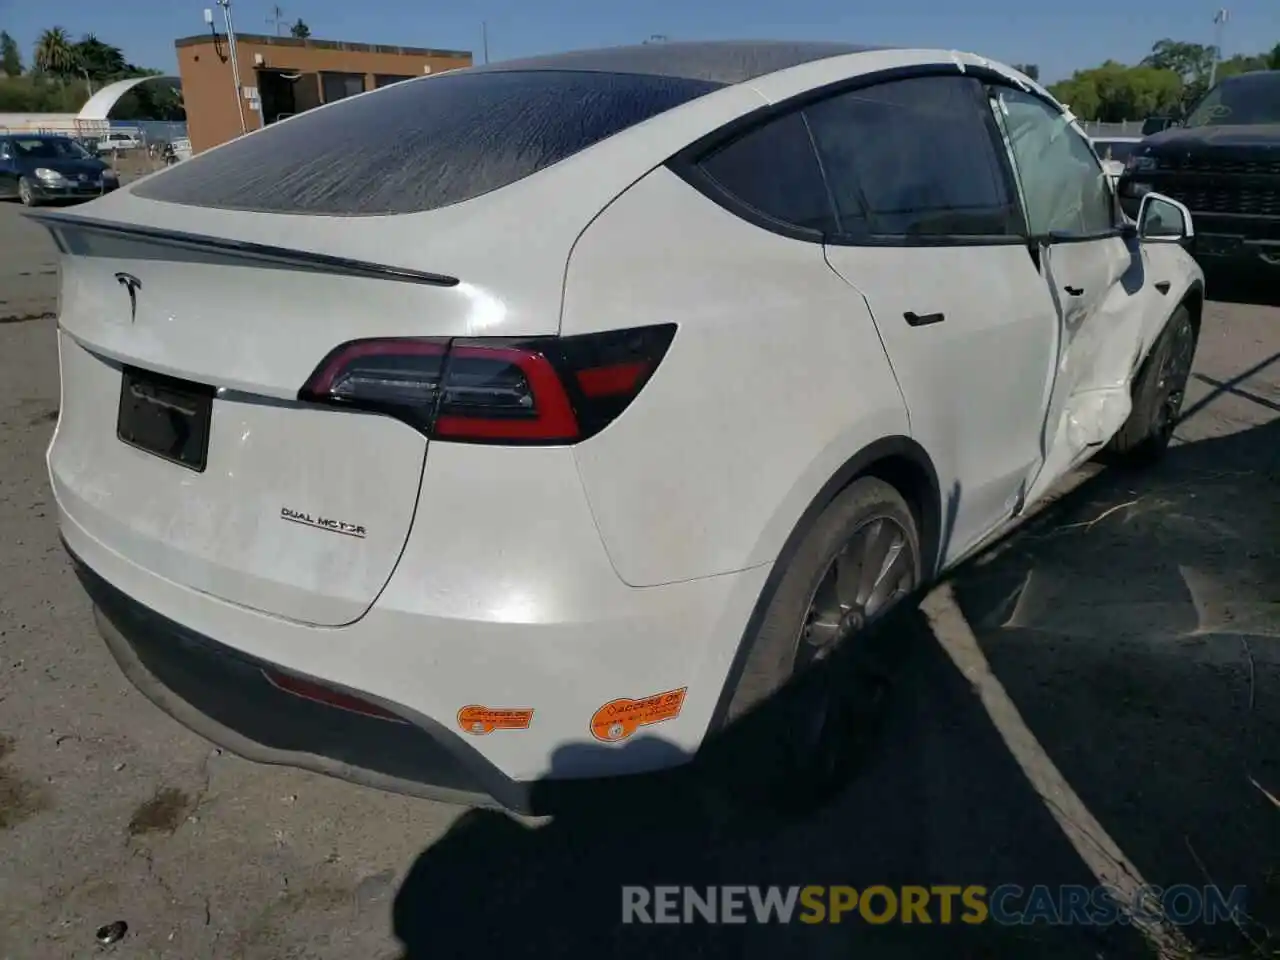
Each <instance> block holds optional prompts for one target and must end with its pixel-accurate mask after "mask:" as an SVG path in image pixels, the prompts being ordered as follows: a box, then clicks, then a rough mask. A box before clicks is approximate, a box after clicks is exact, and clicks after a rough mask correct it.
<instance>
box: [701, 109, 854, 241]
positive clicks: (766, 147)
mask: <svg viewBox="0 0 1280 960" xmlns="http://www.w3.org/2000/svg"><path fill="white" fill-rule="evenodd" d="M700 166H701V168H702V171H703V172H704V173H705V174H706V175H707V176H709V177H710V178H711V179H712V180H714V181H715V182H716V183H717V184H718V185H719V186H720V187H721V188H722V189H724V190H725V191H726V192H727V193H729V194H730V195H732V196H733V197H734V198H736V199H737V200H738V201H740V202H741V203H743V204H745V205H746V206H747V207H748V208H749V209H751V210H752V211H754V212H755V213H757V214H759V215H761V216H763V217H765V218H766V219H767V220H772V221H774V222H776V223H781V224H784V225H786V226H792V227H798V228H800V229H802V230H812V231H814V232H815V234H816V235H822V234H829V233H833V232H835V229H836V226H835V218H834V216H833V213H832V207H831V197H830V194H829V193H828V192H827V187H826V184H825V183H824V182H823V179H822V168H821V167H819V165H818V157H817V154H816V153H814V150H813V141H812V139H811V138H810V136H809V130H808V127H807V126H806V125H805V121H804V117H803V115H802V114H800V113H798V112H797V113H790V114H787V115H786V116H783V117H780V118H779V119H776V120H773V121H770V122H768V123H766V124H764V125H763V126H760V127H756V128H755V129H753V130H751V131H749V132H747V133H745V134H743V135H742V136H741V137H739V138H737V139H736V140H733V141H731V142H730V143H729V144H728V145H727V146H725V147H722V148H720V149H718V150H716V151H715V152H714V153H712V154H711V155H710V156H709V157H707V158H705V159H704V160H703V161H702V162H701V164H700Z"/></svg>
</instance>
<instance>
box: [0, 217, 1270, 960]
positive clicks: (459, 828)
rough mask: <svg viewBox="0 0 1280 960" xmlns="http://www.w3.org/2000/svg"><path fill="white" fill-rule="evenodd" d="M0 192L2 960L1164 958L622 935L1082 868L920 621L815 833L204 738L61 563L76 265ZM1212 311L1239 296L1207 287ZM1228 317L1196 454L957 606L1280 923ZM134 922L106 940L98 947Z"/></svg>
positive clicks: (1184, 841) (810, 932)
mask: <svg viewBox="0 0 1280 960" xmlns="http://www.w3.org/2000/svg"><path fill="white" fill-rule="evenodd" d="M16 214H17V211H16V208H13V207H9V206H0V250H2V251H3V254H4V255H3V256H2V257H0V958H5V960H9V958H12V960H19V958H38V960H58V958H73V957H74V958H80V957H93V956H97V955H99V954H102V955H104V956H106V955H111V956H115V957H120V958H125V957H133V958H142V957H146V958H181V960H192V958H204V957H218V958H222V957H227V958H255V960H257V958H261V960H281V958H286V957H306V958H309V960H325V958H361V960H390V958H393V957H399V956H401V955H402V954H404V953H405V952H406V951H407V954H408V956H409V957H412V958H415V960H416V958H436V957H451V956H466V957H473V956H476V955H482V954H483V955H494V954H495V953H498V952H500V953H501V954H502V955H503V956H508V957H517V956H518V957H533V958H551V957H579V956H586V955H604V956H612V957H619V958H623V957H636V958H640V957H653V956H659V955H666V956H672V957H686V956H697V957H704V958H709V957H726V958H728V957H733V958H743V957H761V958H776V957H780V956H785V957H794V958H799V957H815V958H817V957H841V958H848V957H850V956H858V957H869V958H881V957H885V958H889V957H893V958H896V957H919V956H925V955H929V951H931V950H932V951H934V952H938V953H941V952H943V951H945V953H946V955H948V956H951V957H965V956H973V957H984V958H993V957H998V956H1009V957H1041V956H1061V957H1084V958H1090V960H1093V958H1101V957H1107V958H1110V957H1121V956H1143V955H1149V954H1147V953H1145V950H1146V947H1145V945H1144V943H1143V941H1142V939H1141V938H1140V937H1138V936H1137V935H1136V934H1135V933H1134V932H1133V930H1131V929H1128V928H1122V927H1117V928H1111V929H1103V928H1093V929H1084V928H1065V927H1064V928H1052V927H1033V928H997V927H994V926H990V925H988V926H983V927H978V928H966V929H957V928H956V927H946V928H943V927H935V928H932V929H927V928H926V929H921V928H919V927H916V928H912V927H910V926H900V925H890V926H884V927H871V926H868V925H866V924H861V923H847V924H844V925H840V926H822V927H807V928H804V929H801V928H800V927H798V926H790V927H757V926H743V927H687V926H677V927H645V928H636V927H623V926H620V925H619V923H618V921H619V915H620V911H619V903H620V894H619V889H620V886H621V885H622V884H650V883H673V884H688V885H705V884H709V883H738V884H783V885H785V884H792V883H798V884H808V883H824V884H837V883H840V884H851V885H854V886H864V885H866V884H870V883H884V884H890V885H893V884H926V885H927V884H931V883H954V884H961V885H963V884H970V883H983V884H987V885H989V886H996V885H998V884H1001V883H1018V884H1022V885H1024V886H1030V885H1032V884H1036V883H1043V884H1060V883H1093V882H1094V880H1093V876H1092V875H1091V874H1090V872H1089V870H1088V869H1087V868H1086V866H1085V864H1084V862H1083V861H1082V860H1081V858H1080V857H1079V856H1077V854H1076V852H1075V851H1074V850H1073V849H1072V847H1071V846H1070V845H1069V844H1068V842H1067V840H1066V839H1065V838H1064V836H1063V832H1062V829H1061V828H1060V826H1059V825H1058V823H1056V822H1055V819H1054V816H1053V815H1052V813H1053V811H1052V809H1050V808H1051V806H1052V804H1050V805H1049V806H1048V807H1047V806H1046V803H1045V802H1044V801H1043V800H1042V798H1041V797H1040V796H1038V795H1037V794H1036V792H1035V791H1034V790H1033V789H1032V788H1031V787H1030V785H1029V783H1028V778H1027V776H1026V775H1024V773H1023V772H1022V771H1021V770H1020V769H1019V767H1018V765H1017V764H1015V763H1014V761H1013V759H1012V756H1011V753H1010V750H1009V748H1008V746H1007V745H1006V743H1005V741H1004V740H1003V739H1002V738H1001V734H1000V731H999V730H998V729H997V726H996V724H995V723H993V720H992V718H991V716H989V715H988V713H987V711H986V710H985V709H984V707H983V705H982V703H981V702H980V701H979V698H978V697H977V696H975V694H974V692H973V689H972V688H971V687H970V684H969V681H968V680H967V679H966V677H965V676H963V675H962V674H961V673H960V672H959V671H958V670H957V669H956V668H955V666H954V665H953V664H952V662H951V661H950V660H949V659H948V658H947V657H946V656H945V655H944V654H943V652H942V649H941V647H940V645H939V644H938V642H937V640H936V639H935V638H934V636H933V635H932V634H931V633H930V631H929V629H928V626H927V624H925V622H924V620H923V617H922V616H920V615H919V614H917V613H914V612H909V613H905V614H904V615H903V616H902V617H900V618H897V620H896V622H895V623H894V624H893V625H892V626H891V627H886V629H893V630H895V631H897V632H898V634H899V636H900V637H901V642H902V646H903V649H904V650H906V651H907V654H908V664H907V666H908V669H906V670H905V671H904V672H903V679H902V680H901V681H900V683H899V684H898V686H897V687H896V689H895V691H894V694H893V697H892V698H891V701H890V708H889V714H888V715H887V717H886V718H885V722H886V728H885V730H884V731H883V736H882V737H881V738H880V741H879V742H880V746H879V748H878V749H877V751H876V752H875V754H874V755H873V757H872V758H871V759H870V760H869V764H868V769H866V770H865V771H864V773H863V774H862V775H861V776H860V777H859V778H858V779H856V780H855V781H853V782H852V783H851V784H850V785H849V787H848V788H847V790H846V791H845V792H844V794H843V795H842V796H841V797H840V798H839V799H838V800H837V801H836V802H834V803H833V804H831V805H830V806H829V807H828V808H827V809H825V810H824V811H822V812H821V813H820V814H815V815H811V816H808V817H805V818H801V819H796V820H787V821H778V820H768V821H766V820H763V819H758V818H754V817H752V816H742V815H737V814H733V813H731V810H730V808H729V807H728V806H726V807H725V808H723V809H721V808H719V807H717V805H716V801H715V800H714V798H715V797H716V796H717V794H716V792H715V790H714V789H707V782H706V778H707V777H710V776H712V774H710V773H708V772H707V771H706V770H702V769H695V770H692V771H685V772H681V773H678V774H673V775H671V776H670V777H667V778H657V779H655V780H654V781H653V782H652V783H646V784H643V785H635V786H632V787H630V788H628V790H627V803H626V805H625V806H624V805H622V804H621V803H619V802H617V798H615V797H611V796H607V795H601V796H598V797H591V798H586V799H584V801H583V804H582V806H581V808H580V809H578V808H575V810H574V811H567V812H565V813H564V814H562V815H560V816H557V817H556V818H554V819H553V820H551V821H550V822H540V823H528V822H523V821H519V820H515V819H512V818H509V817H505V816H502V815H500V814H497V813H493V812H486V811H465V810H462V809H459V808H455V807H450V806H446V805H442V804H436V803H431V802H426V801H422V800H415V799H408V798H404V797H399V796H391V795H387V794H382V793H378V792H375V791H372V790H368V789H364V788H360V787H356V786H351V785H348V784H345V783H341V782H338V781H334V780H330V779H325V778H323V777H320V776H316V775H312V774H308V773H302V772H298V771H293V770H288V769H282V768H274V767H265V766H259V765H255V764H252V763H248V762H246V761H243V760H240V759H238V758H236V757H234V756H231V755H229V754H227V753H225V752H222V751H219V750H217V749H215V748H213V747H212V746H211V745H210V744H208V743H207V742H205V741H203V740H202V739H200V738H199V737H197V736H195V735H194V734H192V733H190V732H188V731H187V730H185V729H184V728H182V727H181V726H179V725H178V724H177V723H176V722H175V721H173V720H171V719H170V718H169V717H168V716H166V715H164V714H162V713H161V712H160V711H159V710H158V709H156V708H155V707H153V706H152V705H151V704H150V703H149V702H147V701H146V700H145V699H144V698H143V697H142V696H141V695H140V694H138V693H136V692H135V691H134V690H133V689H132V688H131V687H130V686H129V685H128V684H127V683H126V682H125V680H124V679H123V677H122V676H121V674H120V672H119V670H118V669H117V668H116V666H115V664H114V662H113V661H112V659H111V658H110V656H109V654H108V653H107V650H106V648H105V646H104V645H103V644H102V642H101V641H100V640H99V639H98V637H97V636H96V634H95V633H94V630H93V626H92V623H91V618H90V612H89V606H88V603H87V601H86V600H85V598H84V596H83V594H82V592H81V590H80V589H79V587H78V585H77V583H76V582H75V580H74V577H73V576H72V574H71V572H70V570H69V568H68V564H67V562H66V559H65V557H64V555H63V553H62V550H61V548H60V546H59V544H58V540H57V535H56V530H55V528H54V521H53V508H52V503H51V494H50V491H49V487H48V483H47V480H46V476H45V467H44V450H45V446H46V444H47V443H48V440H49V437H50V434H51V431H52V429H53V424H54V422H55V420H56V417H57V407H58V375H57V369H56V359H57V358H56V353H55V345H54V322H53V320H52V319H51V317H50V316H49V314H51V313H52V312H53V310H54V304H55V296H56V260H55V255H54V251H53V249H52V247H51V246H50V245H49V244H48V242H47V241H46V240H45V239H44V237H43V236H42V235H41V233H40V232H39V231H38V230H36V229H35V228H33V227H32V226H31V225H29V224H27V223H24V222H20V219H19V217H18V216H17V215H16ZM1218 292H1219V294H1221V293H1222V292H1223V291H1218ZM1258 298H1259V295H1257V294H1248V293H1244V294H1241V299H1244V300H1245V301H1246V302H1225V301H1217V302H1214V303H1212V304H1211V305H1210V306H1209V308H1208V311H1207V318H1206V324H1205V329H1204V333H1203V337H1202V341H1201V346H1200V350H1199V354H1198V359H1197V365H1196V372H1195V377H1194V384H1193V393H1192V395H1191V398H1190V403H1189V416H1188V418H1187V420H1186V421H1185V423H1184V424H1183V426H1182V428H1181V430H1180V432H1179V438H1180V440H1181V441H1182V442H1181V443H1180V445H1179V446H1178V447H1177V448H1176V449H1175V450H1174V451H1172V452H1171V454H1170V456H1169V458H1168V460H1167V462H1166V463H1164V464H1163V465H1161V466H1160V467H1159V468H1158V469H1156V470H1154V471H1152V472H1149V473H1145V474H1125V473H1121V472H1118V471H1115V470H1100V469H1099V468H1096V467H1090V468H1089V469H1088V470H1087V471H1085V472H1084V473H1083V474H1082V475H1081V476H1080V477H1078V478H1076V481H1077V482H1078V486H1075V488H1074V489H1073V490H1071V491H1070V492H1068V493H1066V494H1065V495H1064V496H1063V497H1062V498H1061V499H1060V500H1058V501H1057V502H1056V503H1055V504H1054V505H1053V506H1051V507H1050V508H1048V509H1047V510H1046V511H1045V512H1044V513H1042V514H1041V515H1040V516H1038V517H1037V518H1036V519H1034V520H1033V521H1032V522H1031V523H1029V524H1028V525H1027V527H1026V528H1024V529H1023V530H1021V531H1019V532H1018V533H1016V534H1015V535H1014V536H1013V537H1012V538H1010V540H1008V541H1007V542H1006V543H1005V544H1004V545H1003V546H1002V547H1001V548H1000V549H998V550H996V551H993V552H992V553H991V554H990V555H988V556H986V557H984V558H980V559H979V561H977V562H975V563H972V564H969V565H968V566H967V567H966V568H965V569H964V570H962V571H961V572H960V574H959V575H958V576H957V577H956V578H955V580H954V582H953V584H952V589H953V590H954V593H955V597H956V599H957V602H958V604H959V606H960V608H961V610H962V611H963V613H964V615H965V618H966V619H967V620H968V622H969V624H971V626H972V628H973V631H974V633H975V634H976V636H977V638H978V641H979V645H980V647H981V649H982V651H983V653H984V654H985V656H986V659H987V660H988V661H989V663H990V665H991V669H992V670H993V671H994V673H995V675H996V676H997V677H998V678H999V680H1000V681H1001V683H1002V684H1003V686H1004V689H1005V690H1007V692H1008V694H1009V697H1010V698H1011V699H1012V701H1013V702H1014V703H1015V704H1016V705H1017V708H1018V710H1019V711H1020V712H1021V714H1022V716H1023V718H1024V719H1025V721H1026V724H1027V726H1028V727H1029V728H1030V729H1031V730H1032V731H1033V732H1034V736H1035V738H1036V739H1037V740H1038V741H1039V743H1040V744H1041V745H1042V747H1043V749H1044V752H1045V753H1047V755H1048V756H1049V757H1050V758H1052V761H1053V763H1054V764H1056V766H1057V769H1058V770H1060V771H1061V773H1062V775H1063V776H1064V777H1065V778H1066V780H1067V781H1069V782H1070V784H1071V786H1072V787H1073V788H1074V791H1075V793H1076V794H1078V795H1079V798H1080V800H1082V801H1083V802H1084V804H1086V805H1087V807H1088V809H1089V811H1091V813H1092V815H1093V816H1094V817H1095V818H1096V819H1097V821H1098V822H1099V823H1100V824H1101V825H1102V826H1103V827H1104V828H1105V830H1106V831H1107V833H1108V834H1109V835H1110V837H1111V838H1113V839H1114V841H1115V843H1116V844H1118V845H1119V847H1120V848H1122V849H1123V851H1124V853H1125V854H1126V855H1127V856H1128V858H1129V859H1130V860H1131V861H1132V862H1133V864H1135V865H1136V867H1137V868H1138V869H1140V870H1141V872H1142V875H1143V876H1144V877H1145V878H1146V879H1147V880H1148V881H1149V882H1151V883H1156V884H1161V885H1164V886H1169V885H1173V884H1176V883H1187V884H1191V885H1193V886H1203V885H1205V884H1208V883H1216V884H1218V885H1219V886H1222V887H1230V886H1233V885H1236V884H1243V885H1245V886H1247V887H1248V888H1249V891H1250V900H1249V911H1250V914H1251V916H1252V917H1253V920H1254V921H1256V922H1251V923H1246V924H1243V925H1242V926H1241V927H1239V928H1237V927H1234V926H1231V925H1219V926H1215V927H1204V928H1193V929H1191V930H1188V931H1187V935H1188V937H1189V939H1190V940H1191V941H1192V942H1193V943H1195V944H1197V945H1198V946H1201V947H1202V948H1203V949H1204V950H1205V951H1206V954H1205V955H1222V954H1223V953H1230V954H1232V955H1237V956H1269V955H1271V954H1267V953H1265V952H1264V951H1265V950H1267V949H1271V950H1274V949H1276V942H1274V941H1271V942H1268V940H1267V937H1268V930H1267V929H1266V927H1267V925H1268V924H1270V925H1271V926H1272V927H1273V928H1274V930H1275V932H1276V934H1277V936H1280V808H1278V807H1277V805H1276V802H1275V801H1274V800H1270V799H1268V797H1267V795H1266V792H1265V791H1270V793H1271V794H1273V795H1275V794H1280V639H1278V638H1280V494H1278V493H1277V491H1278V490H1280V486H1278V484H1277V481H1278V480H1280V416H1278V414H1280V308H1277V307H1275V306H1264V305H1258V304H1257V303H1256V302H1247V301H1249V300H1254V301H1256V300H1257V299H1258ZM116 920H122V921H124V922H125V923H126V924H127V932H126V933H125V935H124V937H123V938H122V939H121V940H120V941H119V942H118V943H116V944H115V945H114V946H111V947H108V948H103V947H100V946H98V945H97V943H96V942H95V930H96V929H97V928H98V927H100V926H102V925H104V924H108V923H111V922H113V921H116Z"/></svg>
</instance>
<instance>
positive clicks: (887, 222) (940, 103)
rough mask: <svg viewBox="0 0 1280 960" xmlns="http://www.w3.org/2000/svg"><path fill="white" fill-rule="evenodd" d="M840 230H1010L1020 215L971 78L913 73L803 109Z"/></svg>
mask: <svg viewBox="0 0 1280 960" xmlns="http://www.w3.org/2000/svg"><path fill="white" fill-rule="evenodd" d="M806 113H807V114H808V118H809V126H810V129H811V130H812V131H813V138H814V141H815V143H816V144H817V147H818V154H819V156H820V157H821V159H822V165H823V168H824V169H825V170H826V174H827V179H828V182H829V183H830V185H831V191H832V193H833V195H834V197H835V202H836V209H837V212H838V214H839V216H840V222H841V227H842V231H843V233H844V234H845V235H847V236H849V237H851V238H853V239H857V238H858V237H859V236H868V235H869V236H880V237H889V238H894V237H900V238H912V237H943V236H957V237H959V236H969V237H988V236H1016V235H1018V233H1019V232H1020V230H1021V223H1020V221H1021V216H1020V213H1019V209H1018V203H1017V199H1016V197H1015V195H1014V188H1013V185H1012V183H1011V177H1010V175H1009V174H1008V172H1007V170H1006V168H1005V167H1003V166H1002V165H1001V161H1000V158H999V154H998V153H997V151H996V143H997V141H996V139H995V137H994V136H993V134H992V130H991V126H990V123H991V121H990V120H989V118H988V110H987V106H986V103H985V98H984V96H983V93H982V86H981V84H979V83H978V81H977V80H974V79H972V78H968V77H960V76H937V77H912V78H908V79H905V80H896V81H891V82H888V83H882V84H877V85H875V86H871V87H865V88H860V89H857V90H853V91H850V92H849V93H844V94H839V95H837V96H834V97H832V98H830V99H828V100H824V101H821V102H820V103H817V104H815V105H813V106H811V107H809V108H808V109H807V110H806Z"/></svg>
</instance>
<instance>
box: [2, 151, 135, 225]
mask: <svg viewBox="0 0 1280 960" xmlns="http://www.w3.org/2000/svg"><path fill="white" fill-rule="evenodd" d="M118 186H120V179H119V177H117V176H116V172H115V171H114V170H112V169H111V167H110V165H108V164H107V163H104V162H103V161H102V160H99V159H98V158H97V157H95V156H93V155H92V154H91V153H89V151H88V150H86V149H85V148H84V147H82V146H81V145H80V144H79V143H77V142H76V141H75V140H72V139H71V138H70V137H63V136H57V135H53V134H43V133H40V134H36V133H33V134H9V135H6V136H0V197H17V198H18V199H19V200H21V201H22V202H23V203H24V204H26V205H27V206H29V207H33V206H35V205H36V204H38V203H45V202H48V201H51V200H89V199H92V198H93V197H100V196H102V195H103V194H104V193H109V192H111V191H112V190H114V189H116V187H118Z"/></svg>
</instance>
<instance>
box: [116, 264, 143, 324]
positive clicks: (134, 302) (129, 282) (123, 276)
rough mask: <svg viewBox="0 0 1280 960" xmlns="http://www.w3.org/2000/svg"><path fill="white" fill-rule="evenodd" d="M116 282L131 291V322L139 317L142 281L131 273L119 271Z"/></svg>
mask: <svg viewBox="0 0 1280 960" xmlns="http://www.w3.org/2000/svg"><path fill="white" fill-rule="evenodd" d="M116 283H118V284H120V286H122V287H124V288H125V289H126V290H128V291H129V322H130V323H133V322H134V321H135V320H137V319H138V291H139V290H141V289H142V281H141V280H139V279H138V278H137V277H135V276H134V275H133V274H131V273H117V274H116Z"/></svg>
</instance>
